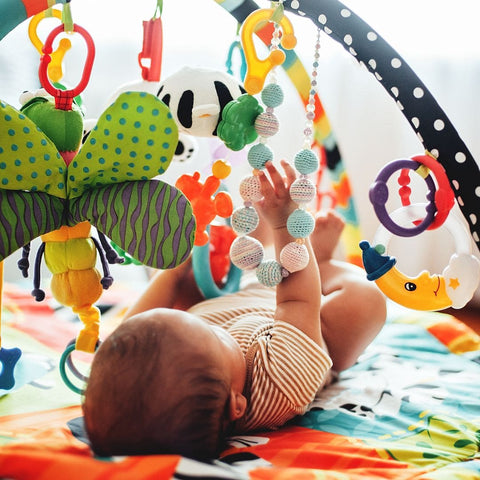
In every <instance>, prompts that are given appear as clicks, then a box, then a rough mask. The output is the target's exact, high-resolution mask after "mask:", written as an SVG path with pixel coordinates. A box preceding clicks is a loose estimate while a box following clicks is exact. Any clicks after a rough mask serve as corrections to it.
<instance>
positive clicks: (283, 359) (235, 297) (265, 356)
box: [188, 283, 332, 433]
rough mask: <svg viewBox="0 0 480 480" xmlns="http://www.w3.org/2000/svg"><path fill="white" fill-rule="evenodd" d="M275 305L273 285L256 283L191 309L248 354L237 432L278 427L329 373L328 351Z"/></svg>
mask: <svg viewBox="0 0 480 480" xmlns="http://www.w3.org/2000/svg"><path fill="white" fill-rule="evenodd" d="M275 305H276V303H275V290H274V289H270V288H266V287H263V286H262V285H260V284H258V283H253V284H250V285H248V286H247V287H246V288H244V289H242V290H241V291H239V292H237V293H233V294H229V295H224V296H222V297H217V298H213V299H210V300H205V301H203V302H201V303H199V304H197V305H194V306H193V307H191V308H190V309H189V310H188V311H189V312H190V313H192V314H194V315H196V316H198V317H200V318H202V319H203V320H205V321H206V322H208V323H209V324H210V325H216V326H220V327H222V328H224V329H225V330H227V331H228V332H229V333H230V334H231V335H232V336H233V337H234V338H235V340H236V341H237V342H238V343H239V345H240V348H241V350H242V352H243V354H244V355H245V359H246V365H247V381H246V384H245V389H244V392H243V393H244V395H245V397H246V398H247V400H248V402H247V411H246V413H245V415H244V417H243V418H242V419H241V420H240V421H237V424H236V427H235V433H244V432H247V431H253V430H264V429H275V428H277V427H280V426H282V425H283V424H284V423H285V422H287V421H288V420H290V419H291V418H293V417H294V416H295V415H299V414H303V413H305V411H306V410H307V408H308V405H309V404H310V403H311V402H312V400H313V398H314V396H315V394H316V392H317V391H318V390H319V389H320V388H321V387H322V386H323V385H324V384H325V382H326V381H327V379H328V378H329V376H330V375H329V372H330V368H331V365H332V362H331V359H330V357H329V356H328V353H327V352H326V350H325V349H323V348H321V347H320V346H319V345H318V344H317V343H315V342H314V341H313V340H311V339H310V338H309V337H308V336H307V335H305V334H304V333H303V332H302V331H300V330H299V329H297V328H295V327H294V326H292V325H290V324H288V323H286V322H281V321H274V318H273V315H274V312H275Z"/></svg>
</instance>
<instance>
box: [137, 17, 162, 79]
mask: <svg viewBox="0 0 480 480" xmlns="http://www.w3.org/2000/svg"><path fill="white" fill-rule="evenodd" d="M162 51H163V28H162V19H161V18H160V17H159V18H152V19H151V20H146V21H144V22H143V46H142V51H141V52H140V53H139V54H138V64H139V65H140V68H141V69H142V78H143V79H144V80H146V81H148V82H158V81H159V80H160V71H161V68H162Z"/></svg>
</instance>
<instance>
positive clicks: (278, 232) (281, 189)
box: [257, 161, 321, 344]
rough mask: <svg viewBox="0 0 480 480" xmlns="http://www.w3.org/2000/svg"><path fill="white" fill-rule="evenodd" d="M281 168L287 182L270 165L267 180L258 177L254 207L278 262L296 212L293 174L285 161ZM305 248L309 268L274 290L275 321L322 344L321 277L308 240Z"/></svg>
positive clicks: (290, 240) (292, 170)
mask: <svg viewBox="0 0 480 480" xmlns="http://www.w3.org/2000/svg"><path fill="white" fill-rule="evenodd" d="M282 166H283V169H284V170H285V173H286V179H283V178H282V176H281V175H280V173H279V172H278V170H277V169H276V168H275V167H274V166H273V164H272V163H271V162H269V163H267V166H266V168H267V171H268V173H269V175H270V180H269V179H268V177H267V176H266V175H265V174H263V173H261V174H260V184H261V187H262V193H263V195H264V198H263V200H261V201H260V202H259V203H258V204H257V206H258V209H259V210H260V212H261V213H262V216H263V218H265V220H266V221H267V222H268V223H269V225H270V227H271V229H272V234H273V242H274V246H275V253H276V256H277V261H278V258H279V255H280V251H281V250H282V248H283V247H284V246H285V245H286V244H287V243H289V242H292V241H294V239H293V237H292V236H291V235H290V234H289V233H288V230H287V219H288V216H289V215H290V213H291V212H292V211H293V210H294V209H295V208H296V204H295V203H294V202H293V201H292V200H291V198H290V194H289V188H290V185H291V184H292V183H293V181H294V180H295V177H296V176H295V170H294V169H293V167H292V166H291V165H289V164H288V163H287V162H285V161H282ZM305 245H306V247H307V249H308V253H309V255H310V260H309V262H308V265H307V266H306V267H305V268H304V269H303V270H300V271H298V272H294V273H292V274H290V275H289V276H288V277H287V278H285V279H283V281H282V282H281V283H280V284H279V285H278V286H277V291H276V303H277V307H276V311H275V320H281V321H284V322H287V323H289V324H291V325H293V326H295V327H296V328H298V329H299V330H301V331H303V332H304V333H305V334H306V335H308V336H309V337H310V338H311V339H312V340H314V341H315V342H317V343H318V344H321V329H320V320H319V319H320V300H321V284H320V274H319V270H318V266H317V262H316V260H315V255H314V253H313V250H312V247H311V245H310V240H309V239H306V240H305Z"/></svg>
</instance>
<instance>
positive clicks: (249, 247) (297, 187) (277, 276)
mask: <svg viewBox="0 0 480 480" xmlns="http://www.w3.org/2000/svg"><path fill="white" fill-rule="evenodd" d="M319 35H320V32H319V31H318V32H317V40H316V44H315V59H314V63H313V72H312V81H311V89H310V93H309V99H308V104H307V107H306V111H307V113H306V125H305V129H304V131H303V133H304V144H303V148H302V149H301V150H300V151H299V152H298V153H297V154H296V155H295V158H294V165H295V168H296V170H297V171H298V172H299V174H300V176H299V177H298V178H297V179H296V180H295V181H294V182H293V183H292V185H291V186H290V197H291V199H292V200H293V201H294V202H295V203H297V205H298V207H297V208H296V209H295V210H294V211H293V212H292V213H291V214H290V216H289V217H288V219H287V230H288V232H289V233H290V235H291V236H292V237H293V238H294V239H295V240H294V241H292V242H289V243H288V244H287V245H285V246H284V247H283V249H282V250H281V252H280V256H279V259H280V262H277V261H276V260H264V248H263V245H262V244H261V243H260V242H259V241H258V240H256V239H255V238H253V237H250V236H249V235H248V234H249V233H252V232H253V231H254V230H255V229H256V228H257V226H258V223H259V217H258V213H257V211H256V210H255V208H254V203H255V202H258V201H260V200H261V199H262V193H261V188H260V180H259V178H258V174H259V171H260V170H263V169H264V168H265V164H266V163H267V162H269V161H272V160H273V152H272V150H271V148H270V147H269V146H268V145H267V144H266V143H267V139H268V138H269V137H271V136H273V135H275V134H276V133H277V132H278V129H279V123H278V119H277V117H276V116H275V114H274V109H275V108H276V107H278V106H280V105H281V104H282V103H283V98H284V94H283V91H282V89H281V87H280V86H279V85H278V84H277V83H276V75H275V71H274V70H272V72H270V83H269V84H267V85H266V86H265V88H264V89H263V90H262V92H261V99H262V101H263V103H264V104H265V106H266V107H267V108H266V111H265V112H264V113H261V114H260V115H259V116H258V117H257V118H256V120H255V130H256V131H257V133H258V135H259V141H258V143H257V144H255V145H254V146H252V147H251V148H250V150H249V152H248V156H247V158H248V162H249V164H250V165H251V166H252V168H253V174H252V175H251V176H248V177H246V178H244V179H243V180H242V182H241V183H240V195H241V197H242V199H243V201H244V206H243V207H240V208H238V209H236V210H235V211H234V212H233V215H232V220H231V224H232V228H233V229H234V231H235V232H236V233H237V234H238V235H239V236H238V237H237V238H236V239H235V241H234V242H233V243H232V246H231V249H230V257H231V261H232V263H233V264H234V265H235V266H236V267H238V268H240V269H242V270H253V269H256V270H255V273H256V275H257V279H258V281H259V282H260V283H262V284H263V285H265V286H267V287H274V286H276V285H278V284H279V283H280V282H281V281H282V280H283V278H286V277H287V276H288V275H289V274H290V273H293V272H296V271H300V270H302V269H304V268H305V267H306V266H307V264H308V262H309V254H308V250H307V247H306V245H305V239H306V238H307V237H308V236H309V235H310V234H311V233H312V232H313V230H314V228H315V219H314V217H313V216H312V214H311V213H309V212H308V211H307V210H306V206H307V205H308V204H309V203H310V202H311V201H312V200H313V199H314V198H315V195H316V187H315V185H314V184H313V183H312V181H311V180H310V179H309V177H308V176H309V175H310V174H312V173H314V172H316V171H317V169H318V167H319V160H318V157H317V155H316V154H315V152H313V151H312V149H311V146H312V143H313V120H314V118H315V94H316V91H317V81H316V77H317V69H318V58H319V49H320V42H319ZM278 45H279V27H278V24H277V23H276V24H275V28H274V32H273V36H272V43H271V47H270V49H271V50H272V49H278V48H279V46H278Z"/></svg>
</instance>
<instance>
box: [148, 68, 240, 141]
mask: <svg viewBox="0 0 480 480" xmlns="http://www.w3.org/2000/svg"><path fill="white" fill-rule="evenodd" d="M243 93H245V89H244V88H243V86H242V84H241V83H240V82H239V81H238V80H237V79H236V78H235V77H233V76H232V75H229V74H228V73H224V72H221V71H218V70H211V69H207V68H192V67H184V68H182V69H181V70H179V71H178V72H176V73H174V74H173V75H171V76H169V77H167V78H166V79H165V80H163V81H161V82H160V84H159V89H158V92H157V97H158V98H159V99H160V100H161V101H162V102H163V103H165V104H166V105H168V106H169V107H170V110H171V112H172V115H173V117H174V119H175V121H176V123H177V126H178V129H179V131H180V132H182V131H183V132H185V133H187V134H189V135H192V136H194V137H211V136H216V135H217V126H218V124H219V122H220V120H221V114H222V110H223V109H224V108H225V105H227V103H229V102H230V101H232V100H235V99H236V98H238V97H239V96H240V95H242V94H243Z"/></svg>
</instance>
